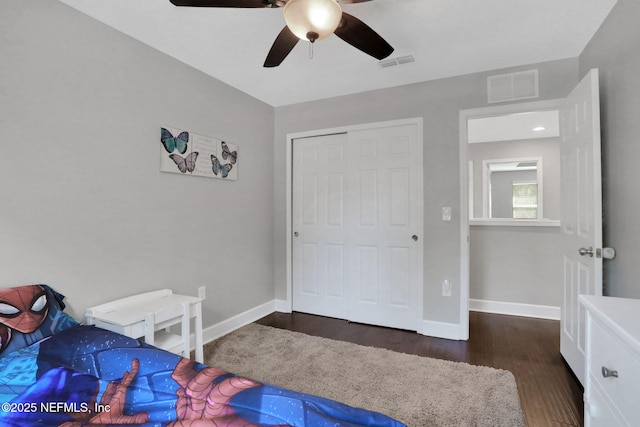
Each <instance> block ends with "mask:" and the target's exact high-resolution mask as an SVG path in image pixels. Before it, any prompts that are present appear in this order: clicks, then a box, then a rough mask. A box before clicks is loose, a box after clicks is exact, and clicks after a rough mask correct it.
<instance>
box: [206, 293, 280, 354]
mask: <svg viewBox="0 0 640 427" xmlns="http://www.w3.org/2000/svg"><path fill="white" fill-rule="evenodd" d="M277 304H278V300H271V301H268V302H265V303H264V304H261V305H259V306H257V307H254V308H251V309H249V310H247V311H245V312H243V313H240V314H236V315H235V316H233V317H231V318H229V319H227V320H223V321H222V322H220V323H216V324H215V325H212V326H208V327H206V328H204V329H203V331H202V335H203V342H204V343H205V344H206V343H208V342H211V341H213V340H215V339H218V338H220V337H221V336H223V335H226V334H228V333H230V332H233V331H235V330H236V329H238V328H241V327H243V326H245V325H248V324H249V323H252V322H255V321H256V320H258V319H261V318H263V317H264V316H267V315H269V314H271V313H273V312H274V311H277V310H276V306H277Z"/></svg>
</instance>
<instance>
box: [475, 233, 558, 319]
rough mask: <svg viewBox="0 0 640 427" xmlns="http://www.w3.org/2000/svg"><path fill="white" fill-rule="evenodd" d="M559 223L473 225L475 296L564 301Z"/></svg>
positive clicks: (525, 301)
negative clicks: (554, 224) (529, 225)
mask: <svg viewBox="0 0 640 427" xmlns="http://www.w3.org/2000/svg"><path fill="white" fill-rule="evenodd" d="M561 238H562V235H561V233H560V228H559V227H503V226H500V227H494V226H471V242H470V248H469V252H470V260H469V271H470V275H469V298H473V299H479V300H488V301H501V302H513V303H521V304H534V305H548V306H553V307H560V306H561V305H562V274H563V270H562V257H563V254H562V245H561V244H560V242H561Z"/></svg>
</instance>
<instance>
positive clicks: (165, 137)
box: [160, 128, 189, 154]
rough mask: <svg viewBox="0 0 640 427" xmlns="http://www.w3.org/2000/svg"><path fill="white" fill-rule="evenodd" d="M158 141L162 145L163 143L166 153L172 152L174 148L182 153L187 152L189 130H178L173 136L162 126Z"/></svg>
mask: <svg viewBox="0 0 640 427" xmlns="http://www.w3.org/2000/svg"><path fill="white" fill-rule="evenodd" d="M160 141H161V142H162V145H164V149H165V150H167V153H173V151H174V150H178V153H180V154H184V153H186V152H187V144H188V143H189V132H186V131H185V132H180V134H179V135H178V136H173V134H172V133H171V132H169V131H168V130H166V129H165V128H162V130H161V134H160Z"/></svg>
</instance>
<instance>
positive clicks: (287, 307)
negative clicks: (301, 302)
mask: <svg viewBox="0 0 640 427" xmlns="http://www.w3.org/2000/svg"><path fill="white" fill-rule="evenodd" d="M274 302H275V309H276V311H277V312H279V313H291V312H292V308H291V301H287V300H286V299H276V300H274Z"/></svg>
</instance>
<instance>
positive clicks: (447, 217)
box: [442, 206, 451, 221]
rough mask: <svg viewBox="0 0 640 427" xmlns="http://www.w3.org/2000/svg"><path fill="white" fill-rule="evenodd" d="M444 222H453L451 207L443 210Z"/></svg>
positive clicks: (445, 207)
mask: <svg viewBox="0 0 640 427" xmlns="http://www.w3.org/2000/svg"><path fill="white" fill-rule="evenodd" d="M442 220H443V221H451V206H444V207H443V208H442Z"/></svg>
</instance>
